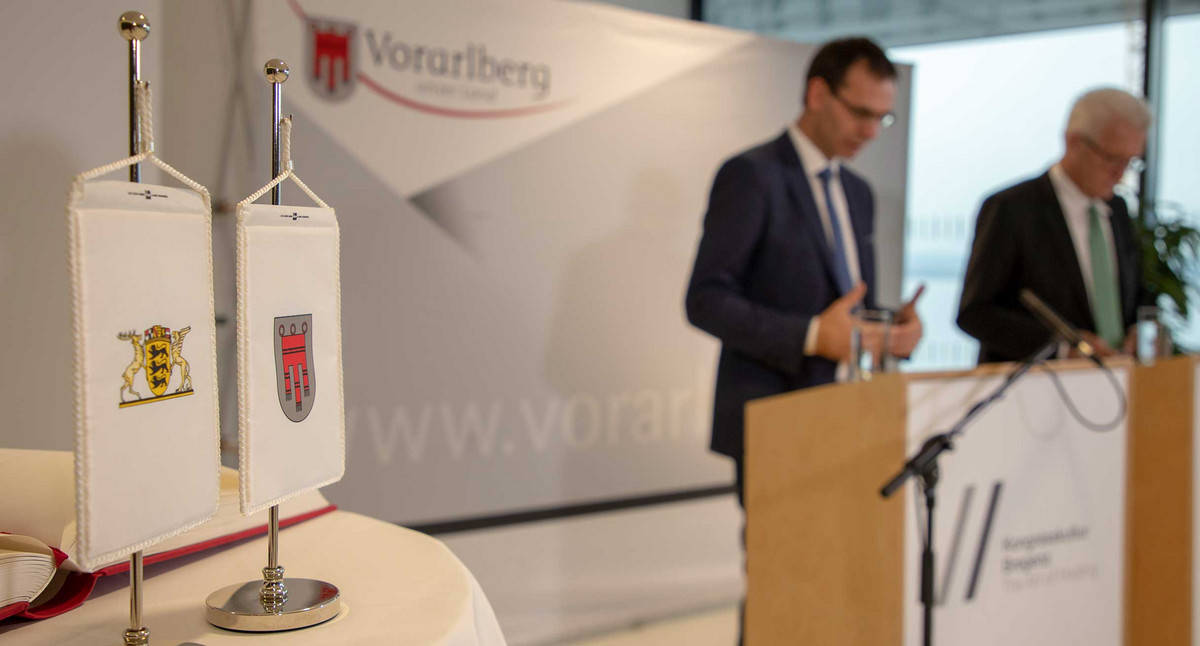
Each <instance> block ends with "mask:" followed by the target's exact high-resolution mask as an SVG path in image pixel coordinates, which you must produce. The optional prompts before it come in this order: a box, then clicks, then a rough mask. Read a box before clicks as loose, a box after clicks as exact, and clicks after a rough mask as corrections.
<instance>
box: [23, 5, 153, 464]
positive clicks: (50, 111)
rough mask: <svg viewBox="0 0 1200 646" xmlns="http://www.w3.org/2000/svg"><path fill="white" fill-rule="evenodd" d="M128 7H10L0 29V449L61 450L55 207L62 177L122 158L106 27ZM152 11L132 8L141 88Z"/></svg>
mask: <svg viewBox="0 0 1200 646" xmlns="http://www.w3.org/2000/svg"><path fill="white" fill-rule="evenodd" d="M129 4H130V3H129V2H126V1H124V0H122V1H121V2H114V1H112V0H96V1H94V2H86V3H70V4H59V3H16V2H10V3H6V5H5V11H4V20H3V21H2V22H0V60H4V61H5V63H6V64H5V65H4V66H3V71H0V83H2V84H3V87H4V88H6V89H5V93H4V101H3V102H2V103H0V150H3V151H4V156H3V158H2V159H0V203H3V204H4V211H3V215H0V366H2V369H0V411H3V416H2V417H0V447H20V448H55V449H70V448H71V446H72V441H73V440H72V438H73V431H72V414H71V410H72V406H73V403H72V402H73V399H74V395H73V391H72V386H71V378H72V372H71V347H72V341H71V310H70V306H69V300H68V275H67V227H66V214H65V211H64V208H65V205H66V196H67V187H68V185H69V183H70V179H71V177H72V176H73V175H75V174H77V173H80V172H82V171H84V170H87V169H89V168H92V167H95V166H99V165H101V164H105V163H108V162H110V161H114V160H117V159H120V158H122V157H125V156H127V155H128V152H129V143H128V132H129V130H128V123H129V116H128V111H127V110H128V107H127V100H128V98H127V97H128V89H127V88H128V80H127V78H128V45H127V44H126V41H125V40H124V39H123V38H121V36H120V34H118V32H117V18H118V17H119V16H120V15H121V14H122V13H123V12H124V11H126V10H128V9H129ZM162 4H163V3H162V2H161V1H158V0H154V1H145V0H143V1H142V2H141V3H140V7H141V9H140V11H143V12H146V13H147V14H148V15H149V16H150V17H151V35H150V37H149V38H148V39H147V40H146V41H144V47H143V55H142V65H143V67H142V73H143V77H144V78H148V79H150V80H152V81H153V80H156V79H158V78H159V76H160V70H161V65H160V62H161V60H162V51H163V43H164V42H166V34H164V30H163V29H161V28H160V27H159V26H155V24H154V22H153V17H154V16H155V15H156V14H158V13H160V9H161V7H162ZM155 103H156V104H157V105H158V106H161V101H160V100H156V101H155ZM143 175H144V176H145V178H147V179H153V178H155V177H157V170H156V169H155V171H154V172H149V171H145V170H144V171H143ZM131 262H137V259H131ZM131 287H133V288H136V285H135V286H131ZM118 376H119V375H118ZM118 385H119V384H115V385H114V390H113V396H114V397H115V396H116V386H118Z"/></svg>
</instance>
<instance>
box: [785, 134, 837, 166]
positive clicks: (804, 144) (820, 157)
mask: <svg viewBox="0 0 1200 646" xmlns="http://www.w3.org/2000/svg"><path fill="white" fill-rule="evenodd" d="M788 136H789V138H791V140H792V146H794V147H795V148H796V154H797V155H799V156H800V164H801V165H803V166H804V173H805V175H808V176H809V177H810V178H815V177H816V176H817V173H820V172H821V171H823V170H825V168H826V167H829V168H830V169H831V170H832V171H833V173H834V175H835V176H836V174H837V172H838V170H839V169H840V166H841V161H840V160H839V159H838V158H837V157H834V158H833V159H830V158H828V157H826V156H825V153H823V152H821V149H820V148H818V147H817V145H816V144H814V143H813V142H812V140H811V139H809V138H808V135H806V134H804V131H802V130H800V128H799V127H798V126H797V125H796V122H794V121H793V122H792V123H791V124H789V125H788Z"/></svg>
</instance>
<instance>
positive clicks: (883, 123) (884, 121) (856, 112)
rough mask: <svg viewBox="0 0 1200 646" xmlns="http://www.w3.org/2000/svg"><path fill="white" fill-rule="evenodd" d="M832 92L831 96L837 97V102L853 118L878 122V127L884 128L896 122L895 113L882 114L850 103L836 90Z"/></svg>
mask: <svg viewBox="0 0 1200 646" xmlns="http://www.w3.org/2000/svg"><path fill="white" fill-rule="evenodd" d="M832 94H833V98H835V99H837V102H838V103H841V104H842V106H843V107H845V108H846V110H848V111H849V112H850V114H851V116H853V117H854V118H855V119H858V120H859V121H874V122H876V123H878V124H879V127H880V128H886V127H888V126H890V125H892V124H893V123H896V115H895V113H892V112H884V113H883V114H880V113H878V112H875V111H874V110H872V109H870V108H866V107H863V106H861V105H855V104H853V103H850V102H849V101H847V100H845V99H843V98H842V97H840V96H838V93H837V92H833V93H832Z"/></svg>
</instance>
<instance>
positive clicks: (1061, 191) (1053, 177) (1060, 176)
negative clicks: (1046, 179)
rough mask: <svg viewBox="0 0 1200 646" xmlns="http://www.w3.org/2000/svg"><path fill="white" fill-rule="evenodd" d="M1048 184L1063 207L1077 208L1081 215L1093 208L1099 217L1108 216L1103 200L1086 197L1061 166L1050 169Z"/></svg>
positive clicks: (1107, 208) (1106, 205) (1106, 206)
mask: <svg viewBox="0 0 1200 646" xmlns="http://www.w3.org/2000/svg"><path fill="white" fill-rule="evenodd" d="M1050 183H1051V184H1053V185H1054V192H1055V193H1056V194H1057V195H1058V201H1059V202H1062V204H1063V205H1064V206H1070V207H1074V208H1077V209H1078V210H1079V212H1081V213H1087V212H1088V208H1089V207H1091V206H1095V207H1096V209H1097V210H1098V211H1100V215H1103V216H1108V215H1109V207H1108V204H1105V202H1104V200H1100V199H1095V198H1091V197H1088V196H1087V195H1086V194H1085V193H1084V192H1083V191H1082V190H1080V188H1079V187H1078V186H1076V185H1075V182H1073V181H1072V180H1071V177H1070V175H1067V171H1065V170H1063V167H1062V164H1055V165H1054V166H1053V167H1051V168H1050Z"/></svg>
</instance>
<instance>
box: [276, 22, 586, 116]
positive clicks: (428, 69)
mask: <svg viewBox="0 0 1200 646" xmlns="http://www.w3.org/2000/svg"><path fill="white" fill-rule="evenodd" d="M290 4H291V5H292V8H293V9H294V10H295V11H296V13H297V14H298V15H299V16H300V17H301V18H303V21H304V30H305V35H304V43H305V58H306V59H307V61H306V64H305V76H306V78H307V80H308V85H309V87H310V88H311V89H312V91H313V92H314V93H316V94H317V96H320V97H322V98H324V99H326V100H329V101H341V100H344V99H346V98H348V97H350V96H351V95H352V94H353V93H354V91H355V89H356V87H357V86H358V85H359V84H361V85H363V86H365V87H366V88H368V89H370V90H371V91H373V92H375V93H376V94H378V95H380V96H381V97H383V98H384V99H387V100H389V101H391V102H393V103H397V104H399V105H402V106H404V107H407V108H411V109H414V110H418V111H421V112H425V113H429V114H435V115H439V116H445V117H458V118H475V119H482V118H500V117H516V116H522V115H527V114H534V113H538V112H545V111H549V110H553V109H557V108H559V107H562V106H563V105H565V103H566V102H565V101H547V100H546V99H548V98H549V97H550V94H551V79H552V74H551V68H550V66H549V65H547V64H545V63H541V62H537V61H533V60H526V59H524V58H522V57H519V56H510V55H505V54H498V53H496V52H493V51H491V50H490V49H489V48H488V45H487V44H486V43H484V42H478V41H473V40H467V42H465V43H463V44H461V45H458V46H443V45H440V44H421V43H415V42H408V41H406V40H404V39H401V38H398V37H397V36H395V35H394V34H392V32H390V31H387V30H376V29H372V28H366V29H362V30H360V29H359V28H358V25H356V24H355V23H352V22H348V21H346V20H341V19H336V18H325V17H313V16H308V15H305V14H304V13H303V10H302V9H301V8H300V6H299V4H298V3H296V2H294V1H293V2H291V3H290ZM364 46H365V50H364V49H363V47H364Z"/></svg>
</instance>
